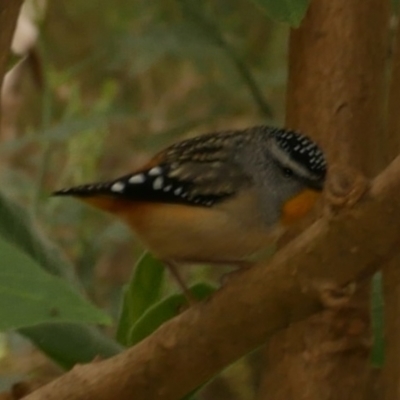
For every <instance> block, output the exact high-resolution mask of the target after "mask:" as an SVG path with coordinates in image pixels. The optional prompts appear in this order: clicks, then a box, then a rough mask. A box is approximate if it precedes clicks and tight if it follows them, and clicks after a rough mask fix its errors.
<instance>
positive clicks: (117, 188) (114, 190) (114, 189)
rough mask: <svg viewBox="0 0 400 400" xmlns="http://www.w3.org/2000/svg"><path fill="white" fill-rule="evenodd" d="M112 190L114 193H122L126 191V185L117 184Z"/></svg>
mask: <svg viewBox="0 0 400 400" xmlns="http://www.w3.org/2000/svg"><path fill="white" fill-rule="evenodd" d="M110 189H111V191H112V192H117V193H121V192H122V191H123V190H124V189H125V185H124V184H123V183H122V182H115V183H114V184H112V186H111V188H110Z"/></svg>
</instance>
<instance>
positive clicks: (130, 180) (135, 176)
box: [128, 174, 146, 184]
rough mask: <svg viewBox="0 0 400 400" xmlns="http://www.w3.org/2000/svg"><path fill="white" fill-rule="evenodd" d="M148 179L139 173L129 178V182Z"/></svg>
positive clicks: (139, 181) (141, 181) (140, 181)
mask: <svg viewBox="0 0 400 400" xmlns="http://www.w3.org/2000/svg"><path fill="white" fill-rule="evenodd" d="M145 180H146V178H145V177H144V175H143V174H137V175H133V176H131V177H130V178H129V180H128V182H129V183H133V184H135V183H143V182H144V181H145Z"/></svg>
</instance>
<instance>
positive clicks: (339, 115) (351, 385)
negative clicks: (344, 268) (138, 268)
mask: <svg viewBox="0 0 400 400" xmlns="http://www.w3.org/2000/svg"><path fill="white" fill-rule="evenodd" d="M388 21H389V2H387V1H382V0H371V1H367V2H366V1H364V0H335V1H332V0H315V1H313V2H312V4H311V7H310V9H309V11H308V14H307V16H306V18H305V20H304V21H303V23H302V25H301V27H300V28H299V29H298V30H295V31H292V33H291V37H290V53H289V86H288V96H287V124H286V125H287V126H288V127H291V128H295V129H300V130H302V131H304V132H307V133H308V134H309V135H311V136H312V137H314V138H315V139H316V140H318V141H319V143H321V145H322V146H323V148H324V150H325V151H326V153H327V157H328V160H329V162H330V164H332V162H335V163H339V164H341V165H350V166H352V167H355V168H357V169H359V170H361V171H363V173H364V174H366V175H367V176H370V177H371V176H374V175H375V174H376V173H377V172H378V171H379V168H382V164H383V162H382V158H383V155H384V148H382V146H383V143H382V142H383V141H382V134H383V117H384V113H383V111H384V94H385V92H384V88H385V86H384V77H385V61H386V56H387V50H388V37H389V36H388V26H389V23H388ZM337 267H338V268H340V261H339V263H338V265H337ZM368 292H369V290H368V285H364V286H363V287H361V288H359V289H358V293H357V295H356V296H355V297H354V299H353V301H352V302H351V303H349V304H348V305H347V307H346V308H344V309H342V310H340V311H337V312H332V311H326V312H323V313H320V314H319V315H315V316H313V317H312V318H311V319H309V320H308V321H304V322H302V323H300V324H295V325H294V326H292V327H290V329H289V330H288V331H287V332H285V333H282V334H279V335H277V336H276V337H273V338H272V339H271V341H270V343H269V344H268V345H267V350H266V359H267V362H266V364H267V366H268V367H267V368H266V372H265V375H264V379H263V381H262V384H261V388H260V394H259V399H260V400H261V399H273V400H277V399H285V400H287V399H292V398H296V399H318V400H324V399H330V400H331V399H338V400H339V399H340V400H343V399H352V400H355V399H366V398H369V397H368V396H369V395H372V393H373V390H372V388H371V383H372V381H373V379H372V378H371V371H370V368H369V362H368V358H369V346H370V343H371V341H370V329H369V296H368Z"/></svg>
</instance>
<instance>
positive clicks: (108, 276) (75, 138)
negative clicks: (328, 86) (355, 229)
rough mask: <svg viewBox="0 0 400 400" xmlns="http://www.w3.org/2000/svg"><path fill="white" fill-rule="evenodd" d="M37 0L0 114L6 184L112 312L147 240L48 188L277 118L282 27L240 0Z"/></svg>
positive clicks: (121, 169) (282, 75) (105, 174)
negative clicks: (13, 101) (32, 26)
mask: <svg viewBox="0 0 400 400" xmlns="http://www.w3.org/2000/svg"><path fill="white" fill-rule="evenodd" d="M32 4H33V5H34V6H35V7H39V6H40V7H42V11H41V12H40V13H38V12H36V15H38V14H39V17H38V18H37V19H36V26H37V28H38V31H39V32H38V39H37V42H36V43H35V45H34V46H33V48H32V50H31V53H32V54H33V55H32V57H31V58H32V59H33V60H32V61H28V62H26V63H25V64H24V69H23V71H22V73H21V75H22V76H21V77H20V82H23V85H21V84H20V85H19V88H18V89H17V90H18V91H19V95H20V97H19V98H18V100H19V102H18V104H17V105H18V110H14V114H15V118H14V119H12V118H5V120H4V123H3V127H2V135H3V139H2V153H3V163H2V164H3V165H2V166H3V168H2V169H1V179H2V180H3V187H7V192H8V193H9V194H10V195H12V196H13V197H14V198H15V199H18V201H21V202H23V203H24V204H26V207H28V208H31V211H32V213H34V215H35V216H36V218H37V219H38V220H39V221H40V223H41V224H42V225H43V227H44V228H45V230H46V232H47V233H48V234H49V236H51V237H52V238H54V239H56V240H57V241H58V242H59V243H60V245H61V247H62V248H63V249H65V250H66V252H67V253H68V255H69V257H70V259H72V260H73V263H74V264H75V265H76V268H77V272H78V273H79V275H80V277H81V278H82V279H83V281H84V283H85V286H86V288H87V289H88V290H89V292H90V294H91V295H92V296H93V297H94V298H95V299H96V301H98V302H99V303H100V304H101V305H102V306H107V307H109V309H110V310H111V311H112V312H113V314H114V315H115V305H116V300H118V298H119V293H120V288H121V285H122V284H123V283H124V282H126V280H127V278H128V276H129V273H130V270H131V269H132V265H133V264H134V261H135V260H136V259H137V257H138V255H139V254H140V252H141V251H142V249H141V247H140V245H139V244H138V243H137V242H136V241H135V240H134V239H132V237H131V234H130V233H129V231H128V229H126V228H125V227H124V226H123V225H122V224H121V223H119V222H118V221H115V220H113V219H111V218H109V217H108V216H105V215H103V214H101V213H99V212H97V211H94V210H91V209H89V208H88V207H86V206H83V205H81V204H79V202H76V201H74V200H65V199H53V198H51V197H49V194H50V193H51V191H52V190H55V189H58V188H61V187H63V186H68V185H75V184H79V183H82V182H89V181H92V180H103V179H109V178H113V177H116V176H118V174H124V173H126V172H128V171H130V170H133V169H134V168H135V167H137V166H139V165H140V164H141V163H143V162H144V161H145V160H147V159H148V158H149V157H150V156H151V155H152V154H153V153H154V152H156V151H158V150H159V149H160V148H162V147H163V146H165V145H167V144H169V143H171V142H173V141H174V140H177V139H179V138H183V137H187V136H192V135H195V134H201V133H204V132H208V131H212V130H218V129H229V128H240V127H246V126H249V125H252V124H259V123H264V122H269V123H275V124H282V121H283V112H284V97H285V83H286V52H287V36H288V27H287V26H286V25H283V24H279V23H274V22H272V21H271V20H269V19H268V18H266V16H265V15H264V14H262V13H260V10H259V9H258V8H257V6H255V5H253V3H251V2H248V1H245V0H235V1H219V2H212V1H209V2H197V1H163V2H157V3H154V2H147V1H134V2H132V1H124V0H118V1H116V2H113V3H109V2H106V1H102V0H87V1H85V2H78V1H61V0H60V1H56V2H48V4H45V5H43V4H42V2H38V1H33V2H32ZM34 22H35V20H34ZM252 85H253V86H254V87H255V88H256V89H254V87H253V86H252ZM254 90H256V91H258V92H257V93H256V94H254ZM257 96H258V97H257ZM8 115H11V113H9V114H8Z"/></svg>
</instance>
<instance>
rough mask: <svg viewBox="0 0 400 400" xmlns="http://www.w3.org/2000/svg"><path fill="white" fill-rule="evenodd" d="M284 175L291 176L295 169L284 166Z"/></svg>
mask: <svg viewBox="0 0 400 400" xmlns="http://www.w3.org/2000/svg"><path fill="white" fill-rule="evenodd" d="M283 175H284V176H285V178H290V177H291V176H293V171H292V170H291V169H290V168H283Z"/></svg>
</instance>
